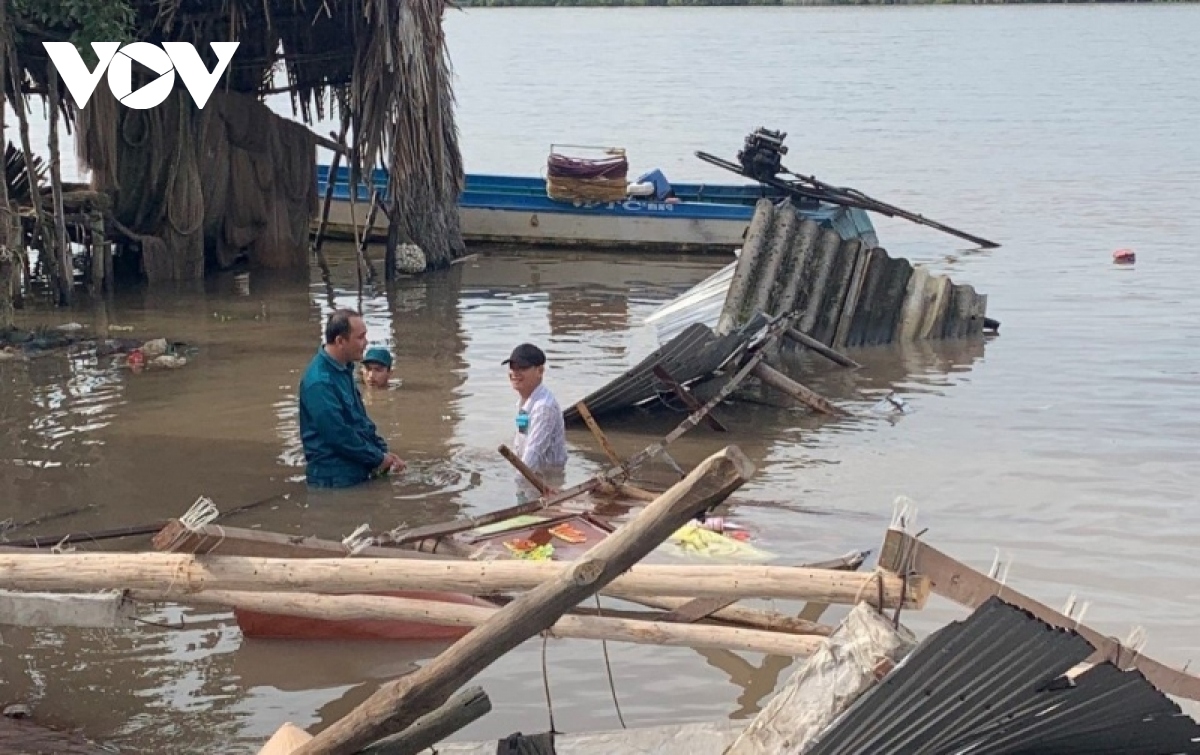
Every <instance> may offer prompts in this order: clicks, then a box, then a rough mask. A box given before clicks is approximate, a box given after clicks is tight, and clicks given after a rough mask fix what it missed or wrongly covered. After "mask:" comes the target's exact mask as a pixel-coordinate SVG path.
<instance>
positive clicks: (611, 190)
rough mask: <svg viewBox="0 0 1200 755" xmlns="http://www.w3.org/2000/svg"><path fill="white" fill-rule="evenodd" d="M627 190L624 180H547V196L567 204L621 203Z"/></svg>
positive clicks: (555, 178) (554, 178)
mask: <svg viewBox="0 0 1200 755" xmlns="http://www.w3.org/2000/svg"><path fill="white" fill-rule="evenodd" d="M627 189H628V184H627V183H626V181H625V179H624V178H562V177H560V176H548V177H547V178H546V196H548V197H550V198H551V199H557V200H560V201H565V202H571V201H575V200H582V201H587V202H620V201H622V200H624V199H625V195H626V191H627Z"/></svg>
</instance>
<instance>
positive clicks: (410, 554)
mask: <svg viewBox="0 0 1200 755" xmlns="http://www.w3.org/2000/svg"><path fill="white" fill-rule="evenodd" d="M150 545H151V547H152V548H154V549H155V550H157V551H164V552H168V553H191V554H195V555H201V556H202V555H204V554H206V553H220V554H221V555H223V556H261V557H267V558H340V557H341V558H344V557H346V556H349V555H351V554H350V549H349V548H348V547H346V546H345V545H343V544H342V543H340V542H338V541H336V540H323V539H321V538H316V537H305V536H289V535H281V534H278V533H275V532H261V531H259V530H251V529H245V528H242V527H226V526H223V525H215V524H208V525H205V526H203V527H199V528H197V529H195V530H189V529H188V528H187V527H185V526H184V525H183V524H181V523H180V522H179V520H178V519H172V520H171V521H169V522H168V523H167V524H166V526H165V527H163V528H162V530H160V531H159V533H158V534H157V535H155V536H154V538H153V539H151V541H150ZM438 549H439V550H441V551H443V553H417V552H415V551H412V550H406V549H402V548H381V547H379V546H375V545H371V546H367V547H366V548H364V549H363V550H361V551H359V552H358V555H359V556H361V557H365V558H409V559H412V558H419V559H422V560H426V561H428V560H439V561H440V560H450V559H459V558H465V557H466V556H468V555H470V553H471V552H472V550H471V549H470V548H469V547H467V546H465V545H463V544H461V543H456V542H450V543H445V544H439V547H438Z"/></svg>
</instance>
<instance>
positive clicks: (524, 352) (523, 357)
mask: <svg viewBox="0 0 1200 755" xmlns="http://www.w3.org/2000/svg"><path fill="white" fill-rule="evenodd" d="M509 363H512V366H513V367H539V366H541V365H543V364H545V363H546V355H545V354H544V353H542V350H541V349H539V348H538V347H536V346H534V345H533V344H531V343H523V344H521V345H520V346H518V347H517V348H515V349H513V350H512V354H510V355H509V357H508V359H505V360H504V361H503V362H501V363H500V364H509Z"/></svg>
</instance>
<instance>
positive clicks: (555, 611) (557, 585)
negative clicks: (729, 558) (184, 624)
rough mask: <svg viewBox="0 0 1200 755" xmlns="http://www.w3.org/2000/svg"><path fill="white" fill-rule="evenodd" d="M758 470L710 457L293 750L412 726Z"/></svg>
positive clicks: (314, 753)
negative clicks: (444, 647) (573, 556)
mask: <svg viewBox="0 0 1200 755" xmlns="http://www.w3.org/2000/svg"><path fill="white" fill-rule="evenodd" d="M753 471H754V467H753V465H751V463H750V462H749V460H747V459H746V457H745V456H744V455H743V454H742V452H741V451H739V450H738V449H737V447H736V446H727V447H726V448H724V449H723V450H722V451H720V452H718V453H716V454H713V455H712V456H710V457H708V458H707V459H705V460H704V461H703V462H701V464H700V465H699V466H698V467H696V469H694V470H693V471H692V473H691V474H690V475H688V476H687V478H686V479H684V480H681V481H680V482H679V483H677V484H676V485H675V486H673V487H672V488H671V489H670V490H668V491H667V492H666V493H664V494H663V495H662V496H660V497H659V499H658V500H657V501H655V502H654V503H652V504H650V505H649V506H647V507H646V508H645V509H644V510H643V511H642V512H641V513H640V514H639V515H638V516H637V517H636V518H635V519H634V520H633V521H631V522H630V523H629V524H627V525H626V526H625V527H623V528H622V529H621V530H619V531H618V532H616V533H614V534H613V535H612V536H611V537H608V538H605V539H604V540H603V541H601V542H600V543H599V544H597V545H596V546H595V547H593V548H590V549H589V550H588V551H587V552H586V553H585V554H584V555H583V556H582V557H581V558H580V559H579V560H577V561H575V562H573V563H571V564H570V565H569V566H568V568H567V569H565V570H563V571H562V572H561V573H559V574H558V575H557V576H556V577H555V578H553V579H551V580H550V581H547V582H545V583H544V584H540V585H539V586H538V587H536V588H535V589H533V590H531V591H530V592H528V593H526V594H525V595H522V596H521V597H519V598H517V599H516V600H514V601H513V602H512V603H510V604H508V605H507V606H505V607H504V608H502V609H500V610H499V611H497V612H496V614H495V615H494V616H492V617H491V618H490V619H489V620H488V621H487V622H485V623H484V624H483V625H481V626H479V627H477V628H475V629H474V630H472V631H471V632H470V633H469V634H467V636H466V637H464V638H462V639H461V640H459V641H458V642H456V643H455V644H454V645H452V646H451V647H450V648H449V649H448V650H446V651H445V652H444V653H442V654H441V655H439V656H438V657H437V658H435V659H433V660H432V661H431V662H429V663H428V664H426V665H425V666H424V667H422V668H421V669H420V670H419V671H417V672H415V673H413V674H410V675H409V676H406V677H403V678H401V679H398V680H396V681H393V682H390V683H389V684H386V685H384V686H383V687H381V688H380V689H379V691H377V692H376V693H375V694H373V695H372V696H371V697H370V698H368V699H367V700H366V701H365V702H363V703H362V704H361V705H359V706H358V707H357V708H355V709H354V710H353V711H351V712H350V713H349V715H347V716H346V717H344V718H343V719H341V720H339V721H337V722H335V723H334V724H332V725H331V726H330V727H329V728H327V729H325V730H324V731H322V732H321V733H320V734H318V735H317V736H316V738H314V739H313V740H312V741H310V742H308V743H306V744H304V745H302V746H301V747H300V749H299V750H297V751H296V752H295V753H294V755H318V754H319V755H352V753H356V752H358V751H359V750H360V749H361V748H362V747H364V746H366V745H368V744H370V743H372V742H374V741H375V740H377V739H379V738H380V737H381V736H387V735H388V734H391V733H394V732H397V731H401V730H403V729H405V728H407V727H408V726H410V725H411V724H412V723H413V722H414V721H416V720H417V719H418V718H420V717H421V716H423V715H425V714H427V713H429V712H430V711H432V710H434V709H436V708H438V707H439V706H441V705H442V704H443V703H445V702H446V699H447V698H448V697H450V695H451V694H453V692H454V691H455V690H457V689H458V688H459V687H461V686H462V685H463V684H465V683H466V682H467V681H469V680H470V679H472V678H474V677H475V676H476V675H477V674H479V673H480V672H481V671H483V670H484V669H486V668H487V667H488V666H490V665H491V664H492V663H493V662H495V661H496V660H497V659H499V658H500V657H502V656H503V655H504V654H505V653H507V652H508V651H509V650H511V649H512V648H514V647H516V646H517V645H519V644H521V643H522V642H524V641H525V640H527V639H529V638H530V637H532V636H534V635H535V634H537V633H538V632H541V631H543V630H544V629H546V628H548V627H550V626H553V625H554V623H555V622H557V621H558V619H559V617H560V616H562V614H563V612H564V611H566V610H567V609H569V608H571V607H572V606H575V605H577V604H578V603H579V602H580V601H582V600H583V599H584V598H586V597H588V596H589V595H593V594H595V593H596V592H597V591H598V590H600V589H602V588H603V587H604V586H605V585H607V584H609V583H611V582H612V581H613V580H614V579H615V578H616V577H617V575H619V574H621V573H622V572H624V571H625V570H627V569H629V567H631V566H633V565H634V564H635V563H637V562H638V561H640V560H641V559H642V558H643V557H645V556H646V555H647V554H649V553H650V552H651V551H653V550H654V549H655V548H656V547H658V546H659V545H660V544H661V543H662V542H663V541H664V540H666V539H667V538H668V537H669V536H670V535H671V533H673V532H675V530H677V529H679V527H681V526H682V525H683V524H684V523H685V522H687V521H688V520H689V519H690V518H691V517H692V516H694V515H695V514H696V512H698V511H702V510H704V509H705V508H706V507H708V506H712V505H714V504H716V503H719V502H720V501H722V500H724V499H725V498H727V497H728V496H729V494H730V493H732V492H733V491H734V490H736V489H737V488H738V487H740V486H741V485H742V484H743V483H744V482H745V481H746V480H747V479H749V477H750V476H751V474H753ZM348 561H350V562H353V561H354V559H348ZM0 573H2V572H0Z"/></svg>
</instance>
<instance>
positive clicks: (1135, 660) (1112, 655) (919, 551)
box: [879, 528, 1200, 700]
mask: <svg viewBox="0 0 1200 755" xmlns="http://www.w3.org/2000/svg"><path fill="white" fill-rule="evenodd" d="M906 553H907V554H909V556H908V559H907V560H908V563H904V560H905V554H906ZM879 566H880V567H881V568H883V569H887V570H888V571H891V572H893V573H896V574H901V573H903V572H905V571H907V572H910V573H916V574H920V575H921V576H922V577H924V578H927V579H928V580H929V585H930V589H931V590H932V591H933V594H935V595H940V596H942V597H944V598H948V599H949V600H952V601H954V602H955V603H958V604H959V605H961V606H964V607H965V608H969V609H971V610H974V609H976V608H978V607H979V606H981V605H983V603H984V602H985V601H986V600H987V599H988V598H991V597H992V596H994V595H999V596H1000V597H1001V598H1002V599H1003V600H1004V601H1006V602H1008V603H1011V604H1012V605H1014V606H1017V607H1018V608H1022V609H1024V610H1026V611H1029V612H1030V613H1032V614H1033V615H1034V616H1036V617H1038V618H1039V619H1041V620H1042V621H1044V622H1046V623H1047V624H1050V625H1052V626H1055V627H1058V628H1060V629H1073V630H1075V631H1076V632H1078V633H1079V634H1080V635H1082V636H1083V637H1084V638H1085V639H1086V640H1087V641H1088V642H1090V643H1092V645H1094V646H1095V647H1096V653H1095V655H1093V656H1092V658H1091V659H1089V660H1091V661H1092V662H1100V661H1105V660H1107V661H1111V662H1113V663H1114V664H1116V665H1117V666H1119V667H1120V668H1123V669H1128V668H1137V669H1138V670H1139V671H1141V672H1142V674H1143V675H1145V677H1146V679H1147V680H1148V681H1149V682H1150V683H1151V684H1153V685H1154V686H1155V687H1157V688H1158V689H1159V690H1161V691H1163V692H1165V693H1166V694H1168V695H1175V696H1177V697H1183V698H1186V699H1188V700H1200V677H1197V676H1193V675H1191V674H1188V673H1186V672H1184V671H1180V670H1178V669H1174V668H1171V667H1169V666H1166V665H1164V664H1162V663H1160V662H1158V661H1156V660H1154V659H1153V658H1149V657H1147V656H1144V655H1142V654H1141V653H1137V652H1134V651H1133V650H1132V649H1130V648H1127V647H1124V646H1123V645H1121V643H1120V642H1118V641H1117V640H1114V639H1113V638H1111V637H1107V636H1105V635H1103V634H1101V633H1100V632H1097V631H1096V630H1095V629H1092V628H1091V627H1089V626H1086V625H1084V624H1078V623H1076V621H1075V620H1074V619H1071V618H1069V617H1067V616H1064V615H1063V614H1061V613H1059V612H1058V611H1056V610H1054V609H1053V608H1050V607H1049V606H1047V605H1045V604H1044V603H1040V602H1038V601H1036V600H1034V599H1033V598H1030V597H1029V596H1027V595H1024V594H1023V593H1020V592H1018V591H1016V590H1014V589H1013V588H1012V587H1011V586H1009V585H1002V584H1000V582H999V581H997V580H995V579H992V578H991V577H988V576H987V575H985V574H982V573H981V572H979V571H976V570H975V569H972V568H971V567H969V566H967V565H966V564H964V563H962V562H961V561H957V560H955V559H954V558H952V557H950V556H948V555H946V554H945V553H943V552H942V551H939V550H938V549H936V548H933V547H931V546H929V545H927V544H925V543H924V542H920V541H918V540H917V539H916V538H914V537H913V536H912V535H909V534H908V533H906V532H902V531H901V530H898V529H894V528H893V529H889V530H888V533H887V536H886V537H885V538H884V541H883V549H882V550H881V551H880V554H879Z"/></svg>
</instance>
